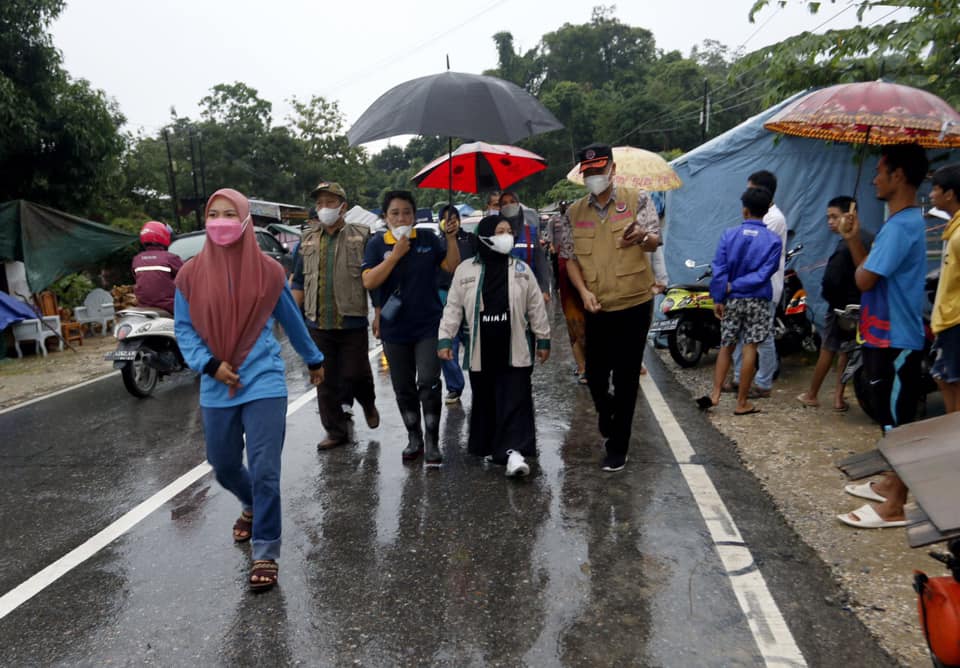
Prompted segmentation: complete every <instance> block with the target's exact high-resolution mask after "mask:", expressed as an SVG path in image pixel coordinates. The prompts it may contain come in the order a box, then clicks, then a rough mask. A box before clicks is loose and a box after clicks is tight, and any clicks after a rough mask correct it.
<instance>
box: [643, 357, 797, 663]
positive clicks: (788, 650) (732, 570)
mask: <svg viewBox="0 0 960 668" xmlns="http://www.w3.org/2000/svg"><path fill="white" fill-rule="evenodd" d="M640 386H641V389H642V390H643V394H644V396H645V397H646V399H647V403H649V404H650V409H651V411H652V412H653V415H654V417H656V419H657V421H658V422H659V423H660V429H661V430H662V431H663V435H664V437H665V438H666V439H667V443H668V444H669V446H670V450H671V451H672V452H673V456H674V458H675V459H676V460H677V464H679V465H680V472H681V473H682V474H683V478H684V480H686V482H687V486H689V488H690V492H691V494H692V495H693V499H694V501H695V502H696V504H697V508H699V509H700V515H701V516H702V517H703V521H704V522H705V523H706V525H707V529H708V530H709V531H710V536H711V537H712V538H713V544H714V547H715V548H716V550H717V554H718V555H719V556H720V561H721V562H722V563H723V566H724V568H725V569H726V571H727V576H728V577H729V578H730V585H731V587H733V593H734V594H735V595H736V597H737V602H738V603H739V604H740V609H741V610H743V614H744V616H745V617H746V618H747V624H749V625H750V631H751V633H753V638H754V640H755V641H756V643H757V648H758V649H759V650H760V654H761V655H762V656H763V659H764V662H765V663H766V664H767V665H768V666H771V665H776V666H784V665H786V666H806V665H807V661H806V659H804V657H803V654H802V653H801V652H800V648H799V647H797V643H796V641H795V640H794V638H793V634H791V633H790V629H789V628H788V627H787V623H786V621H785V620H784V619H783V615H782V614H781V613H780V609H779V608H778V607H777V604H776V602H775V601H774V600H773V596H771V594H770V590H769V589H768V588H767V583H766V581H765V580H764V579H763V575H762V574H761V573H760V570H759V569H758V568H757V565H756V563H755V562H754V560H753V555H752V554H751V553H750V548H749V547H748V546H747V545H746V544H745V543H744V541H743V537H742V536H741V535H740V531H739V530H738V529H737V525H736V523H735V522H734V521H733V517H732V516H731V515H730V513H729V511H728V510H727V507H726V505H724V503H723V499H721V498H720V494H719V493H718V492H717V488H716V487H714V485H713V482H712V481H711V480H710V476H709V475H708V474H707V471H706V469H705V468H704V467H703V466H702V465H700V464H695V463H693V461H692V460H693V457H694V456H695V455H696V453H695V452H694V450H693V448H692V447H691V446H690V441H689V440H687V436H686V434H684V432H683V429H681V428H680V424H679V423H678V422H677V419H676V418H675V417H674V415H673V412H672V411H671V410H670V407H669V406H668V405H667V402H666V401H665V400H664V398H663V395H662V394H661V393H660V389H659V388H658V387H657V384H656V382H655V381H654V380H653V378H651V377H650V374H647V375H644V376H640Z"/></svg>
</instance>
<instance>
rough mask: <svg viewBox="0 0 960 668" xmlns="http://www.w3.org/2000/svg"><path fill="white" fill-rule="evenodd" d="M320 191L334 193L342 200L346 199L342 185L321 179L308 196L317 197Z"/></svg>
mask: <svg viewBox="0 0 960 668" xmlns="http://www.w3.org/2000/svg"><path fill="white" fill-rule="evenodd" d="M320 193H330V194H331V195H336V196H337V197H339V198H340V199H342V200H343V201H344V202H346V201H347V192H346V191H345V190H344V189H343V186H341V185H340V184H339V183H334V182H333V181H321V182H320V183H319V184H318V185H317V187H316V188H314V189H313V190H312V191H311V192H310V197H312V198H313V199H317V195H319V194H320Z"/></svg>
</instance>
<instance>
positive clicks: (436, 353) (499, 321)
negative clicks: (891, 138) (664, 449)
mask: <svg viewBox="0 0 960 668" xmlns="http://www.w3.org/2000/svg"><path fill="white" fill-rule="evenodd" d="M578 160H579V169H580V172H581V173H582V174H583V177H584V184H585V186H586V188H587V190H588V194H587V195H586V196H584V197H582V198H581V199H579V200H577V201H575V202H572V203H566V202H564V203H562V204H561V207H560V211H559V213H558V214H557V215H556V216H554V218H552V219H551V220H550V221H549V222H548V223H547V229H546V230H540V229H539V225H540V221H539V218H538V216H536V212H534V211H533V210H532V209H529V208H528V207H524V206H523V205H522V204H521V202H520V201H519V198H518V197H517V196H516V194H515V193H513V192H503V193H497V194H496V195H494V196H493V197H491V198H490V200H489V202H488V206H487V210H486V211H485V214H486V215H485V216H484V217H483V218H482V220H480V222H479V224H478V226H477V228H476V231H475V232H472V233H470V232H467V231H465V230H464V229H462V227H461V221H460V216H459V213H458V212H457V210H456V208H454V207H452V206H447V207H445V208H444V209H443V210H442V211H441V216H440V220H441V222H440V226H439V231H438V232H434V231H432V230H430V229H425V228H422V227H416V226H415V224H414V221H415V214H416V210H417V207H416V201H415V199H414V196H413V194H412V193H410V192H408V191H391V192H388V193H386V195H385V196H384V197H383V202H382V212H383V213H382V216H383V220H384V223H385V229H382V230H380V231H377V232H372V231H371V230H370V228H369V227H368V226H366V225H355V224H350V223H347V222H346V219H345V214H346V210H347V201H348V198H347V193H346V192H345V190H344V189H343V188H342V187H341V186H340V185H339V184H337V183H332V182H323V183H320V184H319V185H318V186H317V187H316V188H315V189H314V190H313V192H312V193H311V195H312V197H313V200H314V204H315V207H316V211H315V218H314V219H313V221H312V222H311V225H310V226H309V229H308V230H307V231H306V232H305V233H304V235H303V238H302V241H301V243H300V244H299V247H298V249H297V252H296V258H295V265H294V270H293V273H292V275H291V276H290V277H289V281H288V280H287V278H286V277H285V276H284V273H283V270H282V269H281V267H280V266H279V264H277V263H276V262H274V261H273V260H271V259H269V258H266V257H265V256H264V255H262V254H261V253H260V252H259V249H258V247H257V243H256V239H255V237H254V232H253V227H252V224H251V216H250V210H249V204H248V202H247V199H246V198H245V197H244V196H243V195H242V194H240V193H237V192H236V191H233V190H229V189H223V190H220V191H217V192H216V193H214V195H213V196H212V197H211V198H210V200H209V201H208V203H207V207H206V221H207V223H206V236H207V240H208V242H209V243H206V244H205V245H204V247H203V249H202V250H201V252H200V253H199V254H198V255H197V256H196V258H194V259H193V260H191V261H190V262H188V263H186V264H185V265H184V266H183V267H182V268H180V267H177V271H176V272H171V273H172V274H173V276H172V277H171V280H175V290H174V294H173V301H174V304H173V310H174V312H175V322H176V333H177V338H178V342H179V343H180V347H181V350H182V352H183V355H184V358H185V360H186V361H187V363H188V364H189V366H190V367H191V368H193V369H195V370H197V371H199V372H201V373H202V380H201V391H200V405H201V408H202V415H203V420H204V426H205V434H206V447H207V458H208V460H209V461H210V463H211V465H212V466H213V468H214V472H215V475H216V477H217V480H218V481H219V482H220V484H221V485H223V486H224V487H225V488H226V489H228V490H229V491H231V492H232V493H233V494H234V495H235V496H236V497H237V499H238V500H239V501H240V505H241V514H240V516H239V518H238V519H237V521H236V522H235V524H234V526H233V538H234V540H235V541H237V542H244V541H252V544H253V554H252V557H253V565H252V567H251V572H250V578H249V583H250V586H251V587H252V588H254V589H258V588H269V587H271V586H273V585H274V584H275V583H276V582H277V577H278V567H277V558H278V556H279V552H280V543H281V538H280V536H281V518H280V486H279V479H280V453H281V451H282V447H283V439H284V417H285V408H286V396H287V390H286V384H285V380H284V374H283V363H282V361H281V358H280V355H279V350H280V347H279V344H278V343H277V341H276V339H275V338H274V334H273V331H272V324H273V322H274V320H276V321H278V322H279V323H280V324H281V325H283V327H284V329H285V330H286V332H287V335H288V337H289V339H290V341H291V343H292V345H293V347H294V348H295V350H296V351H297V352H298V353H299V354H300V356H301V357H302V358H303V360H304V362H305V363H306V364H307V366H308V368H309V370H310V379H311V381H312V382H313V383H314V384H316V385H317V406H318V409H319V413H320V420H321V423H322V425H323V427H324V429H325V430H326V436H325V438H324V439H323V440H321V441H320V442H319V443H318V444H317V449H318V450H320V451H326V450H331V449H334V448H337V447H340V446H343V445H347V444H349V443H352V442H353V440H354V429H353V415H352V406H353V404H354V402H356V403H358V404H359V405H360V406H361V408H362V410H363V413H364V418H365V420H366V423H367V426H368V427H370V428H371V429H375V428H377V427H378V426H379V424H380V411H379V409H378V407H377V405H376V394H375V389H374V382H373V375H372V370H371V366H370V360H369V357H368V340H369V334H370V333H372V334H373V336H374V337H376V338H379V339H380V340H381V341H382V343H383V351H384V355H385V357H386V360H387V363H388V365H389V373H390V379H391V383H392V386H393V390H394V394H395V397H396V404H397V410H398V412H399V417H400V419H401V421H402V423H403V425H404V428H405V430H406V442H405V443H404V447H403V448H402V450H401V451H400V454H401V457H402V459H403V461H405V462H414V461H416V460H418V459H420V458H421V457H422V458H423V461H424V464H425V466H427V467H429V468H436V467H439V466H441V465H442V462H443V454H442V451H441V447H440V438H439V428H440V417H441V410H442V406H443V404H444V402H445V401H446V403H447V404H448V405H453V404H456V403H458V402H459V401H460V396H461V394H462V392H463V391H464V388H465V386H466V383H467V379H469V383H470V385H471V388H472V397H473V398H472V406H471V416H470V432H469V439H468V446H467V450H468V452H469V453H471V454H473V455H476V456H478V457H483V458H485V459H486V460H487V461H489V462H492V463H493V464H498V465H502V466H503V467H504V470H505V471H506V475H507V476H510V477H520V476H524V475H527V474H529V472H530V463H531V462H530V461H529V460H531V459H532V458H535V457H536V456H537V445H536V429H535V421H534V397H533V392H532V381H531V378H532V372H533V367H534V364H535V363H536V362H540V363H543V362H546V361H547V360H548V358H549V356H550V343H551V330H550V322H549V318H548V314H547V305H548V304H549V302H550V299H551V291H552V287H553V285H554V272H556V284H557V286H558V287H559V290H558V292H559V295H560V302H561V307H562V310H563V314H564V318H565V320H566V324H567V333H568V336H569V339H570V343H571V346H572V349H573V357H574V360H575V363H576V367H577V374H578V378H579V381H580V382H581V383H584V384H586V385H587V386H588V387H589V391H590V395H591V398H592V400H593V404H594V406H595V408H596V412H597V429H598V432H599V435H600V437H601V439H602V443H603V446H604V457H603V459H602V461H601V462H600V466H601V468H602V470H603V471H605V472H611V473H612V472H617V471H621V470H623V469H624V467H625V466H626V463H627V458H628V451H629V446H630V441H631V430H632V423H633V416H634V409H635V405H636V400H637V394H638V385H639V378H640V375H641V374H642V373H643V372H644V368H643V353H644V349H645V346H644V345H627V346H624V345H622V343H623V337H624V335H625V333H628V335H629V337H630V338H631V339H632V340H633V341H638V342H643V341H645V339H646V334H647V330H648V328H649V326H650V323H651V319H652V316H653V300H654V297H655V295H656V294H657V293H658V292H662V290H663V288H664V287H665V284H666V277H665V276H664V275H663V272H662V271H661V270H658V268H657V266H656V265H657V262H656V259H657V256H656V253H658V251H659V249H660V248H661V245H662V238H661V217H660V215H658V214H659V213H660V212H659V211H658V207H657V204H656V202H655V200H654V198H653V197H652V196H651V195H650V194H649V193H647V192H644V191H642V190H636V189H632V188H629V187H626V186H623V185H619V184H617V183H615V182H614V180H613V177H614V176H615V174H616V164H615V162H614V160H613V153H612V150H611V148H610V147H609V146H606V145H602V144H591V145H590V146H587V147H585V148H583V149H582V150H581V151H580V152H579V155H578ZM926 174H927V161H926V156H925V154H924V152H923V150H922V149H921V148H920V147H918V146H913V145H911V146H893V147H886V148H885V149H884V151H883V156H882V158H881V160H880V162H879V165H878V167H877V171H876V175H875V177H874V181H873V184H874V187H875V189H876V195H877V197H878V198H879V199H881V200H883V201H885V202H886V204H887V207H888V210H889V213H890V216H889V218H888V219H887V221H886V223H885V224H884V225H883V227H882V228H881V230H880V233H879V234H878V235H877V236H876V238H875V239H872V238H871V237H870V235H868V234H865V233H864V232H863V231H862V230H861V227H860V221H859V218H858V216H857V213H856V206H855V202H854V201H853V200H852V199H851V198H849V197H845V196H837V197H834V198H832V199H831V200H830V201H829V203H828V205H827V207H826V213H827V224H828V226H829V228H830V230H831V231H833V232H835V233H837V234H839V235H840V236H841V239H840V241H839V243H838V246H837V248H836V249H835V251H834V253H833V254H832V255H831V257H830V259H829V261H828V269H827V271H826V272H825V275H824V282H823V296H824V298H825V300H826V301H827V303H828V304H829V305H830V306H831V308H840V306H841V305H843V304H844V302H846V303H851V301H853V300H856V301H859V302H860V303H861V305H862V311H861V321H860V327H859V332H858V336H859V337H860V338H861V339H862V343H863V359H864V368H865V372H866V373H867V375H868V376H869V379H870V383H869V387H870V391H871V392H872V393H874V394H875V396H874V397H873V398H872V401H873V402H874V403H875V404H876V405H878V406H881V407H882V409H883V412H882V416H881V420H880V422H881V423H882V424H883V425H884V426H885V427H887V428H890V427H895V426H897V425H900V424H905V423H907V422H909V421H911V420H913V419H914V418H915V413H916V405H917V398H918V392H919V390H918V383H919V375H920V371H919V359H920V351H921V350H922V349H923V345H924V335H923V325H922V320H921V315H922V314H921V312H920V310H921V308H922V306H921V304H922V301H923V294H922V292H923V278H924V276H923V274H924V267H925V266H926V247H925V231H926V227H925V224H924V221H923V218H922V215H921V214H920V210H919V209H918V207H917V202H916V198H917V188H918V186H919V185H920V183H921V182H922V181H923V180H924V178H925V177H926ZM933 184H934V187H933V193H932V195H931V198H932V200H933V203H934V204H935V205H936V206H939V207H940V208H942V209H943V210H945V211H947V212H948V213H949V214H950V215H951V216H952V218H951V221H950V223H949V225H948V226H947V229H946V231H945V232H944V235H943V239H944V254H943V261H942V262H943V264H942V276H941V280H940V287H939V290H938V292H937V298H936V304H935V305H934V315H933V320H932V327H933V330H934V332H935V333H936V335H937V339H936V343H935V345H934V348H935V351H936V364H935V365H934V369H933V375H934V377H935V378H936V379H937V382H938V384H939V385H940V388H941V390H942V392H943V395H944V402H945V406H946V409H947V411H955V410H957V408H958V404H960V391H958V387H960V385H958V383H960V338H958V337H960V334H957V332H960V328H958V327H957V325H958V324H960V307H958V306H957V304H958V303H960V302H958V297H957V296H958V290H957V286H956V285H955V284H956V283H957V275H956V270H955V269H954V267H953V264H954V258H955V257H956V253H957V248H956V245H957V244H958V243H960V235H958V234H957V229H958V225H960V166H948V167H944V168H941V169H940V170H938V171H937V172H936V173H935V174H934V175H933ZM776 185H777V184H776V177H775V176H774V175H773V174H772V173H770V172H767V171H759V172H755V173H754V174H752V175H751V176H750V177H749V178H748V179H747V188H746V190H745V191H744V193H743V194H742V195H741V198H740V199H741V203H742V209H743V223H742V225H740V226H738V227H736V228H731V229H728V230H726V231H725V232H724V233H723V235H722V237H721V240H720V242H719V244H718V247H717V251H716V256H715V258H714V261H713V263H712V280H711V284H710V294H711V297H712V298H713V301H714V303H715V311H716V315H717V317H718V318H720V319H721V330H722V337H721V339H722V340H721V344H722V345H721V352H720V355H719V357H718V359H717V364H716V369H715V374H714V385H713V389H712V392H711V393H710V394H709V395H707V396H705V397H702V398H701V399H700V400H698V404H699V405H700V407H701V408H703V409H706V410H711V409H714V408H715V407H717V406H719V405H720V403H721V398H722V396H721V395H722V393H723V392H724V391H725V390H731V389H732V390H735V391H736V392H737V401H736V406H735V408H734V414H735V415H750V414H755V413H757V412H759V411H760V409H759V408H758V407H757V406H756V405H755V404H754V403H753V400H754V399H758V398H764V397H767V396H769V394H770V386H769V385H767V382H770V383H772V378H773V373H772V371H771V370H770V369H765V368H764V366H763V363H764V362H763V361H764V359H765V358H767V357H768V356H767V355H765V354H764V353H763V352H762V350H763V346H765V345H768V343H769V344H770V345H772V340H771V339H772V337H771V330H772V321H773V316H772V314H773V312H774V311H773V308H774V304H775V303H776V301H777V299H778V290H781V291H782V289H783V271H784V253H785V242H786V219H785V216H784V214H783V213H782V212H780V211H779V209H777V208H776V205H775V204H774V194H775V192H776ZM541 232H542V233H543V235H542V236H543V237H545V238H546V240H547V243H546V244H544V243H542V242H541ZM148 236H149V235H148ZM151 238H152V237H151ZM168 243H169V242H168ZM545 246H546V247H547V248H549V249H551V250H553V251H554V252H553V253H550V254H548V253H547V252H545ZM147 250H148V251H150V252H156V251H157V249H151V248H148V249H147ZM551 256H552V257H551ZM660 258H661V259H662V255H661V256H660ZM551 260H555V264H553V263H552V262H551ZM371 308H372V313H373V317H372V319H371V318H370V317H369V314H370V312H371ZM852 336H853V334H850V333H847V332H845V331H844V330H843V329H842V328H841V327H840V326H839V324H838V322H837V319H836V317H835V316H834V315H833V313H832V311H830V312H828V317H827V319H826V322H825V324H824V327H823V336H822V341H823V348H822V350H821V353H820V357H819V359H818V364H817V366H816V368H815V370H814V374H813V378H812V380H811V384H810V388H809V389H808V390H807V391H805V392H804V393H802V394H801V395H800V396H798V397H797V399H798V401H800V402H801V403H803V404H804V405H805V406H809V407H816V406H818V405H819V399H818V393H819V391H820V389H821V386H822V384H823V381H824V379H825V378H826V376H827V374H828V373H829V370H830V368H831V363H832V362H833V359H834V357H835V355H837V354H838V353H839V354H840V355H841V356H842V355H843V353H844V352H845V350H847V347H846V346H847V344H848V343H849V341H850V340H851V338H852ZM461 349H462V357H463V362H462V364H461V362H460V355H461V352H460V351H461ZM738 350H739V351H741V352H740V353H739V354H737V351H738ZM758 358H759V360H760V362H759V368H758ZM771 358H772V359H774V360H775V359H776V357H775V355H774V356H771ZM841 361H842V359H841ZM731 367H733V368H734V369H735V372H734V381H733V383H728V382H727V374H728V371H729V370H730V368H731ZM464 369H465V370H466V371H467V374H466V375H465V374H464V373H463V370H464ZM441 378H443V379H444V380H445V382H446V386H447V393H446V397H444V395H443V393H442V382H441ZM833 407H834V409H836V410H845V408H846V402H845V400H844V397H843V386H842V384H841V383H840V382H839V378H838V383H837V389H836V390H835V393H834V398H833ZM244 451H246V454H247V462H246V463H244V461H243V454H244ZM847 491H848V492H849V493H851V494H853V495H855V496H860V497H864V498H867V499H869V500H871V501H873V502H875V504H876V505H871V504H867V505H864V506H862V507H861V508H858V509H857V510H855V511H853V512H851V513H847V514H843V515H840V516H839V519H840V520H841V521H843V522H845V523H847V524H851V525H853V526H858V527H865V528H872V527H886V526H901V525H902V524H903V504H904V502H905V500H906V494H907V489H906V487H905V486H904V485H903V483H902V482H901V481H900V480H899V479H898V478H897V477H896V476H895V475H892V474H890V475H887V476H884V477H883V478H882V479H881V480H878V481H874V482H871V483H865V484H859V485H849V486H847Z"/></svg>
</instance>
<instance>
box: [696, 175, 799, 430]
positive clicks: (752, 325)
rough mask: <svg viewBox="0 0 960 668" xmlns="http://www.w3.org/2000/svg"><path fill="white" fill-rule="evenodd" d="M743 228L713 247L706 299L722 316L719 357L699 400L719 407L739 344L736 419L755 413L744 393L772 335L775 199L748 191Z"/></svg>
mask: <svg viewBox="0 0 960 668" xmlns="http://www.w3.org/2000/svg"><path fill="white" fill-rule="evenodd" d="M740 201H741V202H742V203H743V224H742V225H740V227H736V228H732V229H728V230H725V231H724V233H723V236H721V237H720V243H719V244H718V245H717V252H716V255H715V256H714V258H713V263H712V264H711V269H712V271H713V278H712V279H710V296H711V297H712V298H713V302H714V314H715V315H716V316H717V317H718V318H720V354H719V355H718V356H717V364H716V368H715V369H714V372H713V391H712V392H711V393H710V396H703V397H700V398H699V399H697V405H698V406H700V408H701V409H703V410H706V409H709V408H712V407H713V406H716V405H717V404H719V403H720V392H721V389H722V387H723V380H724V378H726V376H727V371H729V370H730V364H731V362H732V361H733V349H734V348H735V347H736V346H737V343H738V342H742V343H743V363H742V366H741V368H740V386H739V388H738V391H737V407H736V408H735V409H734V411H733V414H734V415H750V414H752V413H759V412H760V409H758V408H757V407H755V406H753V405H752V404H750V403H748V401H747V399H748V397H747V395H748V394H749V391H750V385H751V383H752V382H753V376H754V374H755V373H756V371H757V344H759V343H760V342H761V341H763V340H764V339H766V338H767V336H768V335H769V334H770V325H771V322H770V301H771V299H772V298H773V286H772V285H771V283H770V277H771V276H773V275H774V274H775V273H776V271H777V268H778V267H779V266H780V253H781V251H782V249H783V243H782V242H781V241H780V237H778V236H777V235H776V234H774V233H773V232H771V231H770V230H769V229H767V227H766V225H764V223H763V217H764V216H765V215H767V211H768V210H769V209H770V204H771V203H772V202H773V196H772V195H771V194H770V191H769V190H767V189H766V188H747V190H746V191H745V192H744V193H743V195H741V196H740Z"/></svg>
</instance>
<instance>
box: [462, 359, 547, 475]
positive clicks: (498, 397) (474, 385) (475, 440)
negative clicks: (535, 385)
mask: <svg viewBox="0 0 960 668" xmlns="http://www.w3.org/2000/svg"><path fill="white" fill-rule="evenodd" d="M532 375H533V367H532V366H528V367H508V368H506V369H501V370H499V371H471V372H470V389H471V391H472V393H473V395H472V396H473V399H472V404H471V407H470V440H469V442H468V445H467V449H468V451H469V452H470V454H472V455H480V456H484V455H493V460H494V461H495V462H497V463H498V464H504V463H506V461H507V450H516V451H517V452H519V453H520V454H522V455H523V456H524V457H536V456H537V432H536V427H535V425H534V418H533V390H532V387H531V380H530V378H531V376H532Z"/></svg>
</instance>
